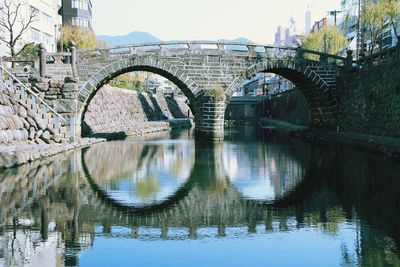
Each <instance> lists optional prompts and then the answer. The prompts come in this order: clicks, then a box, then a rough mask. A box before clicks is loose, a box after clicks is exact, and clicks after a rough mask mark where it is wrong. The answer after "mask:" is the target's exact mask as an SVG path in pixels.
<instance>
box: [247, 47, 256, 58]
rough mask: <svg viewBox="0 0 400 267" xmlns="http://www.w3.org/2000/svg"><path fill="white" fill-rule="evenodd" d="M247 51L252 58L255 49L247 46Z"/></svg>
mask: <svg viewBox="0 0 400 267" xmlns="http://www.w3.org/2000/svg"><path fill="white" fill-rule="evenodd" d="M247 50H248V52H249V56H250V57H253V56H255V55H256V47H255V46H254V45H248V46H247Z"/></svg>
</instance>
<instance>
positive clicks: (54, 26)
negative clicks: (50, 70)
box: [0, 0, 62, 56]
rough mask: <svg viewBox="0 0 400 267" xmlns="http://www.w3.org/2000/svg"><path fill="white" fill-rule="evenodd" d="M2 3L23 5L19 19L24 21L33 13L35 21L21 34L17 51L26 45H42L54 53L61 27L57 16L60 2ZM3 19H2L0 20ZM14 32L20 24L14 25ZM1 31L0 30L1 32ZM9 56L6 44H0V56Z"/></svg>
mask: <svg viewBox="0 0 400 267" xmlns="http://www.w3.org/2000/svg"><path fill="white" fill-rule="evenodd" d="M4 1H11V2H14V3H18V2H22V3H24V4H23V6H22V7H21V9H20V12H19V13H20V16H21V18H22V19H23V20H24V21H26V20H27V19H28V18H29V15H30V14H31V12H32V11H33V12H35V14H36V15H35V19H34V22H32V23H31V24H30V25H29V28H28V29H27V30H26V31H25V32H24V33H23V35H22V38H21V39H20V41H19V42H18V44H17V51H18V50H19V49H20V48H22V47H23V46H24V45H25V44H27V43H32V42H33V43H43V44H44V45H45V46H46V49H47V51H51V52H55V51H56V50H57V43H56V42H57V41H56V39H57V37H58V35H59V29H60V26H61V22H62V20H61V16H59V15H58V11H59V8H60V7H61V0H0V5H4ZM0 19H4V18H0ZM16 25H17V26H16V27H15V29H16V32H19V30H20V29H21V28H20V26H19V25H20V23H16ZM1 30H2V29H0V31H1ZM1 34H3V35H7V31H4V30H3V31H2V33H1ZM5 55H9V49H8V48H7V47H6V44H5V43H3V42H1V44H0V56H5Z"/></svg>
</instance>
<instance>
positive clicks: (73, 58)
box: [71, 42, 78, 77]
mask: <svg viewBox="0 0 400 267" xmlns="http://www.w3.org/2000/svg"><path fill="white" fill-rule="evenodd" d="M71 68H72V75H73V76H74V77H78V69H77V67H76V45H75V42H71Z"/></svg>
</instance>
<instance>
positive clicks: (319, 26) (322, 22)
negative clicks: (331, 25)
mask: <svg viewBox="0 0 400 267" xmlns="http://www.w3.org/2000/svg"><path fill="white" fill-rule="evenodd" d="M324 27H328V19H327V18H323V19H321V20H319V21H316V22H315V23H314V25H313V26H312V28H311V32H316V31H319V30H320V29H322V28H324Z"/></svg>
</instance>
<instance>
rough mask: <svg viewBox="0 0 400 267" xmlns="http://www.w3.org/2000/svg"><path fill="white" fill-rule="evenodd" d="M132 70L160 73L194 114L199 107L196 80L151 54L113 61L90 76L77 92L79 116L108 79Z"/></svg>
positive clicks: (82, 115)
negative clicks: (172, 85)
mask: <svg viewBox="0 0 400 267" xmlns="http://www.w3.org/2000/svg"><path fill="white" fill-rule="evenodd" d="M133 71H146V72H151V73H154V74H158V75H161V76H163V77H165V78H166V79H168V80H170V81H171V82H173V83H174V84H175V85H176V86H178V88H179V89H181V90H182V92H183V94H184V95H185V96H186V97H187V98H188V99H189V101H190V103H191V105H192V112H193V114H194V115H195V116H196V114H198V113H199V111H200V107H199V105H197V102H196V97H197V96H198V95H199V94H200V92H201V90H200V89H199V87H198V86H197V84H196V82H195V81H194V80H193V79H192V78H191V77H190V76H189V75H187V74H186V73H185V71H183V70H181V69H180V68H179V67H177V66H175V65H173V64H171V63H169V62H166V61H164V60H162V59H158V58H156V57H153V56H151V55H147V56H141V57H131V58H127V59H123V60H120V61H117V62H114V63H112V64H110V65H107V66H106V67H104V68H102V69H101V70H100V71H98V72H97V73H96V74H94V75H93V76H91V77H90V78H89V79H88V80H87V81H86V82H85V83H84V84H83V85H82V86H81V87H80V88H79V92H78V112H79V118H80V119H81V120H82V121H83V119H84V114H85V112H86V110H87V107H88V105H89V103H90V101H91V100H92V98H93V97H94V96H95V95H96V93H97V91H98V90H99V89H100V88H101V87H102V86H103V85H104V84H106V83H107V82H108V81H110V80H112V79H114V78H115V77H117V76H119V75H121V74H124V73H127V72H133Z"/></svg>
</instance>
